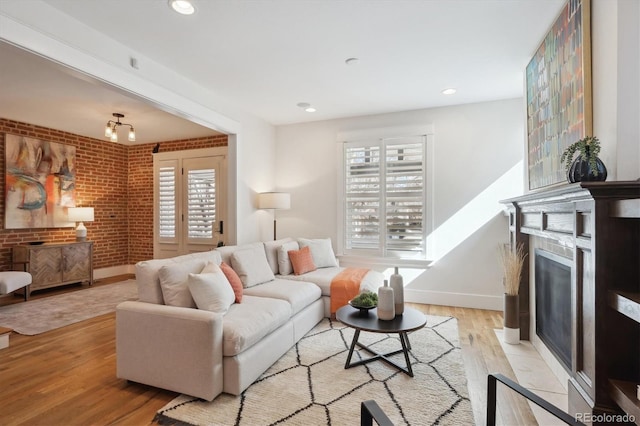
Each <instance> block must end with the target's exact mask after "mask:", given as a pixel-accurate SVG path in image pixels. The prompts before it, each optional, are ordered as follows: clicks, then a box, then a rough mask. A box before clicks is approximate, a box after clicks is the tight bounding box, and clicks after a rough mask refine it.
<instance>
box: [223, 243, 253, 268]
mask: <svg viewBox="0 0 640 426" xmlns="http://www.w3.org/2000/svg"><path fill="white" fill-rule="evenodd" d="M255 247H260V248H261V249H262V251H264V245H263V244H262V243H250V244H242V245H239V246H222V247H218V248H216V249H215V251H216V252H217V253H219V254H220V259H221V262H224V263H226V264H227V265H231V266H233V265H232V264H231V255H232V254H233V253H235V252H236V251H238V250H245V249H250V248H255Z"/></svg>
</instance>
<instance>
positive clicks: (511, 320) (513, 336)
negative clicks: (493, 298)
mask: <svg viewBox="0 0 640 426" xmlns="http://www.w3.org/2000/svg"><path fill="white" fill-rule="evenodd" d="M518 302H519V299H518V295H517V294H516V295H512V294H506V293H505V294H504V310H503V312H504V341H505V343H509V344H511V345H517V344H518V343H520V309H519V307H518Z"/></svg>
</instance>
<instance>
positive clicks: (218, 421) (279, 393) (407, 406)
mask: <svg viewBox="0 0 640 426" xmlns="http://www.w3.org/2000/svg"><path fill="white" fill-rule="evenodd" d="M352 337H353V329H351V328H348V327H345V326H344V325H343V324H342V323H340V322H338V321H335V320H334V321H332V320H329V319H324V320H323V321H322V322H320V323H319V324H318V325H317V326H316V327H315V328H314V329H313V330H311V331H310V332H309V333H307V335H306V336H305V337H303V338H302V339H301V340H300V341H299V342H298V343H297V344H296V345H295V346H294V347H293V348H291V349H290V350H289V351H288V352H287V353H286V354H285V355H284V356H283V357H282V358H281V359H280V360H278V361H277V362H276V363H275V364H274V365H273V366H271V367H270V368H269V370H267V371H266V372H265V373H264V374H263V375H262V376H261V377H260V378H259V379H258V380H257V381H256V382H255V383H253V384H252V385H251V386H250V387H249V388H248V389H247V390H245V391H244V392H243V393H242V394H241V395H240V396H233V395H228V394H222V395H220V396H218V397H217V398H216V399H215V400H214V401H213V402H208V401H204V400H201V399H198V398H193V397H190V396H187V395H180V396H179V397H177V398H175V399H174V400H173V401H171V402H170V403H169V404H167V405H165V406H164V407H163V408H162V409H161V410H159V411H158V413H157V414H156V416H155V418H154V419H153V421H154V422H155V423H157V424H159V425H162V426H201V425H225V426H227V425H237V426H242V425H250V426H254V425H286V426H297V425H300V426H302V425H304V426H308V425H324V424H326V425H338V426H342V425H348V424H358V423H359V421H360V420H359V419H360V403H361V402H362V401H365V400H369V399H373V400H375V401H376V402H377V403H378V405H380V407H381V408H382V410H383V411H384V412H385V413H386V414H387V415H388V416H389V417H390V418H391V420H392V421H393V423H394V424H395V425H402V424H404V425H421V426H422V425H465V426H466V425H469V424H473V414H472V410H471V401H470V400H469V393H468V389H467V381H466V376H465V369H464V364H463V361H462V356H461V352H460V345H459V338H458V326H457V320H456V319H455V318H451V317H439V316H427V326H426V327H425V328H423V329H421V330H418V331H416V332H413V333H411V334H410V335H409V340H410V341H411V346H412V351H411V364H412V368H413V370H414V373H415V377H413V378H411V377H409V376H407V375H405V374H404V373H401V372H399V371H398V370H396V369H395V368H392V367H390V366H388V365H387V364H386V363H383V362H379V361H374V362H372V363H369V364H365V365H363V366H358V367H354V368H351V369H348V370H345V369H344V362H345V360H346V356H347V351H348V348H349V344H350V343H351V338H352ZM360 338H361V341H362V342H363V343H364V344H366V345H368V346H371V347H373V348H375V349H377V350H378V351H390V350H394V349H397V348H398V347H399V346H400V341H399V339H398V338H397V335H385V334H375V333H362V334H361V335H360ZM361 355H362V357H364V358H367V357H368V356H369V354H368V353H367V352H365V351H359V352H358V353H357V356H361ZM354 356H356V353H354ZM398 357H400V358H399V359H395V358H393V359H394V360H396V361H397V362H399V363H400V364H402V363H403V362H404V358H402V355H401V354H400V355H398Z"/></svg>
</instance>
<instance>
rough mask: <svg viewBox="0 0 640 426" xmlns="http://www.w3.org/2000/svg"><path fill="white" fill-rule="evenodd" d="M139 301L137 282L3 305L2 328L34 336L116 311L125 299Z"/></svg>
mask: <svg viewBox="0 0 640 426" xmlns="http://www.w3.org/2000/svg"><path fill="white" fill-rule="evenodd" d="M136 299H138V287H137V285H136V281H135V280H133V279H129V280H126V281H122V282H118V283H112V284H105V285H101V286H98V287H89V288H83V289H81V290H78V291H73V292H70V293H64V294H60V295H57V296H50V297H43V298H41V299H34V300H28V301H26V302H20V303H13V304H11V305H6V306H0V326H2V327H8V328H12V329H13V331H15V332H17V333H20V334H24V335H27V336H33V335H35V334H40V333H44V332H46V331H49V330H54V329H56V328H60V327H64V326H67V325H70V324H74V323H77V322H80V321H84V320H86V319H89V318H93V317H97V316H99V315H103V314H107V313H109V312H114V311H115V310H116V306H117V305H118V304H119V303H120V302H124V301H125V300H136Z"/></svg>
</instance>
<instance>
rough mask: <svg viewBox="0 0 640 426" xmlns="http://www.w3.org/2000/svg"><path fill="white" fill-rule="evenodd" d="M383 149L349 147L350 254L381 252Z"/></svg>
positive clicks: (346, 160)
mask: <svg viewBox="0 0 640 426" xmlns="http://www.w3.org/2000/svg"><path fill="white" fill-rule="evenodd" d="M380 182H381V164H380V147H379V146H374V145H365V146H357V145H355V144H354V145H345V207H346V212H345V218H346V227H345V231H346V232H345V236H346V249H347V250H380V248H381V244H380V243H381V241H380V213H381V212H380V208H381V191H380Z"/></svg>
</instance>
